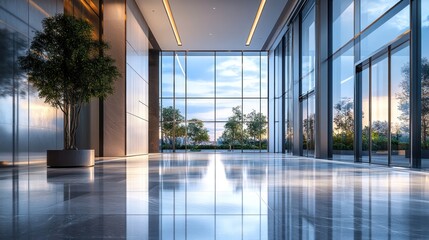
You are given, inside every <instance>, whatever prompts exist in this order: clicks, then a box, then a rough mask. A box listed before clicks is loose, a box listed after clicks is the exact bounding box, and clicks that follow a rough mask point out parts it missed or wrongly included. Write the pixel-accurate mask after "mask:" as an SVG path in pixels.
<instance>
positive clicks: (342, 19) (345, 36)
mask: <svg viewBox="0 0 429 240" xmlns="http://www.w3.org/2000/svg"><path fill="white" fill-rule="evenodd" d="M353 25H354V0H332V50H333V52H335V51H336V50H337V49H338V48H340V47H341V46H343V45H344V44H345V43H347V42H348V41H349V40H351V39H352V38H353V35H354V32H353V29H354V28H353Z"/></svg>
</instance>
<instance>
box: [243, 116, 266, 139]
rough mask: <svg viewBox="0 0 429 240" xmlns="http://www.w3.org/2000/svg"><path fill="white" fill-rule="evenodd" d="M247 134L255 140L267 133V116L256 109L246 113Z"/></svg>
mask: <svg viewBox="0 0 429 240" xmlns="http://www.w3.org/2000/svg"><path fill="white" fill-rule="evenodd" d="M246 126H247V134H248V135H249V137H251V138H253V141H256V140H257V139H261V138H262V136H263V135H265V134H266V133H267V117H265V115H264V114H262V113H256V111H255V110H253V111H252V112H250V113H249V114H247V115H246Z"/></svg>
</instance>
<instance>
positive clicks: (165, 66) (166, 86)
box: [161, 52, 174, 97]
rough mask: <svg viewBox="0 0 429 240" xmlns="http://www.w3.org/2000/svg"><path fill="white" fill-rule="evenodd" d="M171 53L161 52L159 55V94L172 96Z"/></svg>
mask: <svg viewBox="0 0 429 240" xmlns="http://www.w3.org/2000/svg"><path fill="white" fill-rule="evenodd" d="M173 63H174V62H173V53H172V52H163V53H162V56H161V69H162V70H161V96H162V97H173V86H174V85H173Z"/></svg>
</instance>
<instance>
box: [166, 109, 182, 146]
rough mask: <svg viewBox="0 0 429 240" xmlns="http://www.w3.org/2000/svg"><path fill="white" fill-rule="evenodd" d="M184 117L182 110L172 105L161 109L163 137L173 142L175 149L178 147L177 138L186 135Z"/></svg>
mask: <svg viewBox="0 0 429 240" xmlns="http://www.w3.org/2000/svg"><path fill="white" fill-rule="evenodd" d="M184 119H185V118H184V117H183V116H182V114H181V113H180V111H179V110H178V109H175V108H173V107H172V106H169V107H166V108H163V109H162V110H161V122H162V123H161V128H162V133H163V135H164V137H163V139H164V138H165V139H166V140H167V141H169V142H171V143H172V147H173V150H174V149H175V148H176V138H178V137H184V136H185V135H186V127H185V126H184V124H183V123H184Z"/></svg>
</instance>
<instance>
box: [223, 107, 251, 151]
mask: <svg viewBox="0 0 429 240" xmlns="http://www.w3.org/2000/svg"><path fill="white" fill-rule="evenodd" d="M224 128H225V130H224V131H223V133H222V139H223V142H224V143H226V144H228V145H229V146H230V149H232V147H233V145H234V144H240V143H241V142H242V141H243V139H244V138H245V132H244V130H243V113H242V112H241V108H240V106H237V107H233V108H232V116H230V117H229V118H228V121H227V122H226V123H225V125H224Z"/></svg>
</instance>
